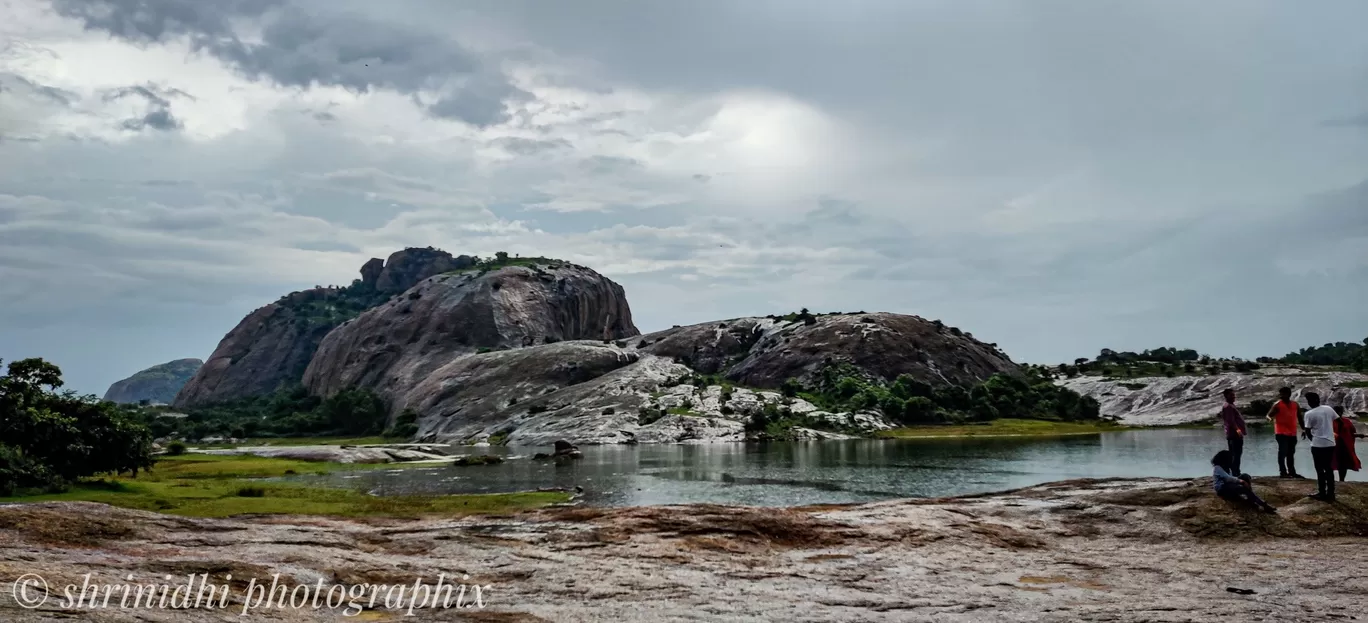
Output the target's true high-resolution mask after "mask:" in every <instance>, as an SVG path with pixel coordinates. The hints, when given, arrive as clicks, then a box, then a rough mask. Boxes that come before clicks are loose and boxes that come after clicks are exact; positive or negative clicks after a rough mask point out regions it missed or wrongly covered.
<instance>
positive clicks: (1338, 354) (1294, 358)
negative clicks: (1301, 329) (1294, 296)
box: [1259, 338, 1368, 372]
mask: <svg viewBox="0 0 1368 623" xmlns="http://www.w3.org/2000/svg"><path fill="white" fill-rule="evenodd" d="M1259 361H1262V362H1265V363H1285V364H1296V365H1317V366H1345V367H1348V368H1352V369H1353V370H1355V371H1357V372H1368V338H1364V339H1363V342H1362V343H1354V342H1334V343H1331V344H1326V345H1324V346H1311V347H1308V348H1303V349H1301V350H1299V351H1297V352H1295V353H1288V354H1286V355H1283V356H1282V357H1281V358H1278V359H1272V358H1264V357H1261V358H1259Z"/></svg>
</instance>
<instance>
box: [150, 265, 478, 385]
mask: <svg viewBox="0 0 1368 623" xmlns="http://www.w3.org/2000/svg"><path fill="white" fill-rule="evenodd" d="M474 264H475V259H474V258H472V257H470V256H468V255H462V256H459V257H453V256H452V255H451V254H450V253H447V252H445V251H440V250H436V249H404V250H403V251H398V252H396V253H394V254H392V255H390V258H389V261H388V262H382V261H381V260H379V259H371V260H370V261H368V262H366V264H365V265H364V266H362V267H361V280H360V282H358V283H354V284H353V285H351V286H348V287H345V288H338V287H330V288H313V289H311V290H304V291H301V292H294V293H291V294H288V295H286V296H284V297H281V298H280V300H278V301H276V302H274V303H271V304H270V305H267V306H265V307H262V308H260V309H258V310H256V311H254V312H252V313H251V314H249V315H248V316H247V317H246V318H243V319H242V322H240V323H238V326H237V327H235V328H234V329H233V330H232V331H230V332H229V333H228V335H226V336H224V338H223V340H222V341H220V342H219V345H218V347H217V348H215V349H214V352H213V354H211V355H210V356H209V359H208V361H207V362H206V363H205V365H204V366H203V367H201V368H200V370H199V371H198V372H197V373H196V374H195V376H194V377H193V378H191V379H190V381H189V382H187V383H186V384H185V386H184V387H183V388H182V389H181V391H180V393H178V394H177V395H176V399H175V401H174V403H173V404H175V406H177V407H181V408H186V407H194V406H200V405H205V404H212V403H217V402H224V401H230V400H237V399H241V398H247V397H251V396H260V395H263V394H269V393H271V392H273V391H275V390H277V389H279V388H281V387H286V386H289V385H294V384H298V383H300V382H301V380H302V379H303V377H304V371H305V369H307V368H308V366H309V362H310V360H312V359H313V356H314V352H315V351H316V350H317V349H318V345H319V343H320V342H322V341H323V337H324V336H326V335H327V334H328V332H329V331H332V330H333V329H334V328H335V327H337V326H338V325H340V324H342V323H343V322H345V321H347V320H349V319H351V318H354V317H356V315H357V314H360V313H361V312H363V311H365V310H368V309H371V308H372V307H375V306H376V305H379V304H380V303H383V302H384V301H385V300H387V299H388V298H389V297H390V296H391V295H392V294H393V293H395V292H402V291H404V290H406V289H408V288H409V287H410V286H412V285H413V284H415V283H418V282H420V281H422V280H424V279H427V278H428V277H431V276H433V275H437V274H441V273H443V272H446V271H450V270H459V269H462V268H468V267H471V266H474Z"/></svg>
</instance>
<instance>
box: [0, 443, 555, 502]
mask: <svg viewBox="0 0 1368 623" xmlns="http://www.w3.org/2000/svg"><path fill="white" fill-rule="evenodd" d="M393 467H395V466H394V465H384V466H383V468H386V469H390V468H393ZM373 468H375V466H373V465H371V466H367V465H348V464H341V463H317V462H307V461H295V460H290V459H274V458H263V457H255V456H211V455H203V454H201V455H185V456H177V457H165V458H162V459H161V460H159V461H157V466H156V468H154V469H153V470H152V471H150V472H145V473H143V474H140V475H139V476H138V478H136V479H135V478H130V477H119V478H114V479H110V480H102V481H93V482H83V483H80V484H77V485H75V486H73V487H72V488H71V489H70V490H69V491H66V492H63V493H50V494H42V495H33V496H22V497H12V498H0V503H7V502H48V501H81V502H100V503H104V504H109V505H112V506H120V507H123V508H133V509H138V510H146V511H154V512H159V513H167V514H172V515H184V516H188V517H229V516H233V515H246V514H281V515H329V516H336V517H365V516H389V517H418V516H422V515H432V514H440V515H467V514H489V513H509V512H514V511H519V510H525V509H530V508H537V507H540V506H545V505H548V504H554V503H557V502H564V501H566V500H568V499H569V496H568V495H567V494H564V493H555V492H551V493H544V492H529V493H497V494H480V495H440V496H395V497H377V496H372V495H368V494H366V493H365V492H363V491H355V490H349V489H340V488H328V487H309V486H303V485H298V484H294V483H288V482H263V481H260V480H254V479H258V478H270V477H277V476H285V475H289V474H322V473H327V472H332V471H340V470H353V469H373Z"/></svg>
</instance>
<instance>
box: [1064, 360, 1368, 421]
mask: <svg viewBox="0 0 1368 623" xmlns="http://www.w3.org/2000/svg"><path fill="white" fill-rule="evenodd" d="M1058 384H1060V385H1062V386H1064V387H1067V388H1069V389H1071V390H1073V391H1076V392H1078V393H1080V394H1082V395H1084V396H1092V397H1093V398H1095V399H1097V402H1098V403H1099V404H1100V405H1101V407H1102V409H1101V411H1102V415H1106V416H1113V417H1117V418H1120V420H1121V422H1122V423H1124V424H1128V425H1130V426H1171V425H1175V424H1187V423H1190V422H1200V421H1202V420H1210V419H1213V418H1215V417H1216V416H1217V415H1218V413H1219V412H1220V410H1221V405H1222V404H1223V403H1224V399H1223V398H1222V397H1221V393H1222V392H1224V391H1225V390H1226V389H1234V390H1235V396H1236V397H1235V401H1236V404H1239V405H1245V404H1247V403H1249V402H1250V401H1253V400H1259V399H1262V400H1269V401H1273V400H1277V399H1278V390H1279V389H1280V388H1283V387H1291V388H1292V392H1293V393H1292V397H1293V398H1294V399H1296V400H1298V401H1300V402H1301V404H1302V406H1303V407H1305V406H1306V400H1305V399H1304V398H1302V395H1303V394H1305V393H1306V392H1308V391H1314V392H1317V393H1319V394H1320V395H1321V399H1322V401H1324V403H1325V404H1328V405H1331V406H1340V407H1344V409H1345V411H1346V412H1348V413H1350V414H1355V413H1358V414H1365V415H1368V387H1365V385H1368V375H1363V374H1357V373H1353V372H1340V371H1334V370H1324V369H1302V368H1296V367H1265V368H1261V369H1259V370H1255V371H1253V372H1250V373H1227V374H1216V375H1209V376H1174V377H1149V378H1132V379H1124V380H1120V379H1108V378H1103V377H1099V376H1081V377H1077V378H1073V379H1064V380H1061V381H1058ZM1244 415H1245V419H1247V420H1261V419H1262V418H1263V416H1264V415H1265V414H1263V413H1246V414H1244Z"/></svg>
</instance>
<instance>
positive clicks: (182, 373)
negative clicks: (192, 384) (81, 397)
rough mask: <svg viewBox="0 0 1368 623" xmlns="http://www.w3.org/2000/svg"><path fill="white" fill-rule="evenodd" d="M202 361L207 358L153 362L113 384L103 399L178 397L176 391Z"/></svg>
mask: <svg viewBox="0 0 1368 623" xmlns="http://www.w3.org/2000/svg"><path fill="white" fill-rule="evenodd" d="M202 365H204V362H203V361H200V360H199V359H177V360H175V361H169V362H167V363H163V364H160V365H155V366H152V367H151V368H148V369H146V370H143V371H142V372H139V373H137V374H134V375H133V376H130V377H128V378H126V379H124V380H122V381H119V382H117V383H115V384H113V385H110V386H109V391H107V392H105V395H104V399H105V400H110V401H113V402H123V403H138V402H141V401H143V400H150V401H152V402H154V403H168V404H169V403H170V402H171V401H172V400H174V399H175V398H176V392H179V391H180V389H181V387H182V386H184V385H185V383H186V381H189V380H190V377H192V376H194V375H195V373H196V372H198V371H199V369H200V366H202Z"/></svg>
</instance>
